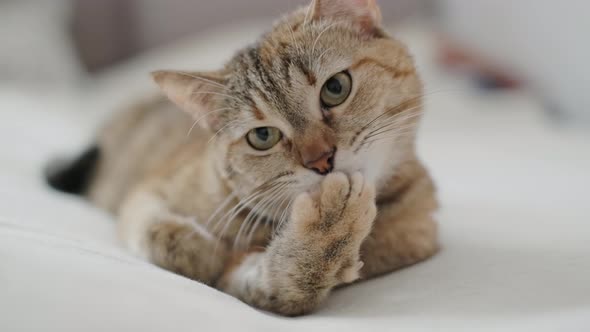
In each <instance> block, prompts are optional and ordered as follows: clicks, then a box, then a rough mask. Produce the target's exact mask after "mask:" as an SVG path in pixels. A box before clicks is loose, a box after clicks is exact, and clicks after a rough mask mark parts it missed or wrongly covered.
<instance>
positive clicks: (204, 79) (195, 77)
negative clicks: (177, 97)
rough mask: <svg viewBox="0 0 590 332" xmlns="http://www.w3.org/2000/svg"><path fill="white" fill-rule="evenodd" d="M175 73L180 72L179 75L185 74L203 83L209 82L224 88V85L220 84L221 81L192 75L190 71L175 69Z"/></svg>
mask: <svg viewBox="0 0 590 332" xmlns="http://www.w3.org/2000/svg"><path fill="white" fill-rule="evenodd" d="M177 73H179V74H180V75H182V76H186V77H190V78H194V79H196V80H199V81H202V82H205V83H209V84H210V85H213V86H216V87H218V88H222V89H225V86H224V85H223V84H221V83H218V82H215V81H212V80H210V79H206V78H204V77H200V76H197V75H193V74H191V73H187V72H184V71H177Z"/></svg>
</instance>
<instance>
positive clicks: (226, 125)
mask: <svg viewBox="0 0 590 332" xmlns="http://www.w3.org/2000/svg"><path fill="white" fill-rule="evenodd" d="M246 123H247V121H246V120H242V119H238V120H233V121H230V122H228V123H227V124H225V126H223V127H221V128H220V129H219V130H218V131H216V132H215V134H213V136H211V138H210V139H209V140H208V141H207V145H209V144H211V142H213V140H215V138H216V137H217V136H219V134H221V132H223V131H224V130H225V129H227V128H229V127H231V126H233V125H236V124H246Z"/></svg>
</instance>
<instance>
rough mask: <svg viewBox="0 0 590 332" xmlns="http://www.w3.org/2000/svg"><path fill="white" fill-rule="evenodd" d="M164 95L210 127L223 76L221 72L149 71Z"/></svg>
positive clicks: (214, 118) (215, 122)
mask: <svg viewBox="0 0 590 332" xmlns="http://www.w3.org/2000/svg"><path fill="white" fill-rule="evenodd" d="M152 77H153V79H154V81H155V82H156V83H157V84H158V85H159V86H160V88H161V89H162V91H163V92H164V94H165V95H166V96H167V97H168V98H169V99H170V100H171V101H172V102H174V103H175V104H176V105H177V106H178V107H180V108H181V109H182V110H184V111H185V112H187V113H189V114H191V115H192V116H193V117H194V118H195V119H200V120H202V121H199V124H200V125H201V126H202V127H204V128H205V129H213V128H215V127H216V124H217V122H218V120H217V116H216V115H217V114H216V112H212V111H214V107H215V101H216V100H218V99H219V96H220V95H221V94H223V90H224V89H225V84H226V80H227V78H226V76H225V75H224V73H222V72H208V73H196V72H183V71H170V70H160V71H155V72H153V73H152Z"/></svg>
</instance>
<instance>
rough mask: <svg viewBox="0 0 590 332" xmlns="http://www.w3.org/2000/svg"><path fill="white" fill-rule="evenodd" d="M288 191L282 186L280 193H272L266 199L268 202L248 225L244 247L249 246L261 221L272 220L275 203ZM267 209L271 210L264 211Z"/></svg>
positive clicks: (275, 207) (275, 208)
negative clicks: (250, 225)
mask: <svg viewBox="0 0 590 332" xmlns="http://www.w3.org/2000/svg"><path fill="white" fill-rule="evenodd" d="M288 187H289V186H287V187H286V188H288ZM288 192H289V191H288V190H285V188H282V189H281V193H280V194H279V195H278V196H276V195H272V197H271V199H270V200H269V201H268V203H267V204H266V205H265V206H263V207H261V208H260V210H262V211H261V213H257V217H256V220H255V221H254V223H252V227H250V230H249V231H248V232H247V236H246V241H245V246H246V247H249V246H250V245H251V244H252V239H253V238H254V234H255V233H256V231H257V230H258V228H259V227H260V225H261V224H262V222H263V221H264V220H267V221H268V220H270V221H271V222H272V217H271V216H272V215H273V213H274V211H276V210H277V204H279V201H280V200H281V198H282V197H284V196H286V195H287V194H288ZM269 208H270V209H269ZM267 209H269V211H271V212H268V213H265V212H266V210H267ZM273 210H274V211H273Z"/></svg>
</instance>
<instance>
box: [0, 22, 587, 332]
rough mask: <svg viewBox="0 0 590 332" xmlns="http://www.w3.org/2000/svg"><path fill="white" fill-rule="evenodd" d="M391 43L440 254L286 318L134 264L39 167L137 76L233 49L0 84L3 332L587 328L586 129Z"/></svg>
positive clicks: (415, 39) (105, 224) (175, 51)
mask: <svg viewBox="0 0 590 332" xmlns="http://www.w3.org/2000/svg"><path fill="white" fill-rule="evenodd" d="M241 31H242V33H248V32H247V29H245V30H244V29H242V30H241ZM244 31H246V32H244ZM400 35H401V36H402V38H406V39H408V41H409V43H410V44H411V46H412V49H413V50H414V51H415V52H416V55H417V59H418V62H419V64H420V69H421V70H422V71H423V72H424V73H425V80H426V82H427V87H428V88H427V92H429V94H428V97H427V110H428V113H427V116H426V118H425V121H424V123H423V125H422V128H421V135H420V141H419V152H420V155H421V157H422V158H423V159H424V161H425V163H426V164H427V165H428V167H429V168H430V169H431V171H432V173H433V175H434V178H435V179H436V181H437V183H438V187H439V193H440V197H441V201H442V207H443V208H442V209H441V211H440V213H439V216H438V220H439V223H440V229H441V241H442V244H443V249H442V251H441V253H440V254H439V255H437V256H436V257H434V258H432V259H430V260H428V261H427V262H424V263H422V264H418V265H416V266H413V267H410V268H407V269H404V270H402V271H399V272H397V273H394V274H391V275H388V276H385V277H382V278H379V279H375V280H370V281H366V282H363V283H360V284H358V285H355V286H351V287H347V288H344V289H340V290H338V291H335V292H334V294H333V295H332V296H331V297H330V298H329V300H328V301H327V302H326V303H325V304H324V305H323V306H322V307H321V308H320V309H319V310H318V312H317V313H315V314H313V315H310V316H306V317H300V318H283V317H278V316H275V315H272V314H269V313H265V312H261V311H258V310H256V309H253V308H251V307H249V306H247V305H245V304H243V303H241V302H240V301H238V300H236V299H234V298H232V297H230V296H228V295H225V294H223V293H221V292H219V291H217V290H214V289H211V288H209V287H207V286H204V285H202V284H199V283H197V282H194V281H191V280H188V279H185V278H183V277H181V276H177V275H175V274H172V273H170V272H167V271H164V270H162V269H159V268H157V267H155V266H152V265H150V264H148V263H146V262H143V261H141V260H139V259H137V258H135V257H133V256H131V255H130V254H128V253H127V252H126V251H125V250H124V249H123V248H121V246H120V245H119V243H118V242H117V239H116V236H115V232H114V224H115V220H114V219H113V218H112V217H111V216H109V215H107V214H105V213H104V212H102V211H99V210H97V209H95V208H94V207H92V206H90V205H89V204H88V203H86V202H84V201H82V200H79V199H77V198H74V197H69V196H64V195H61V194H58V193H55V192H52V191H51V190H49V189H48V188H47V187H46V186H45V184H44V182H43V179H42V168H43V166H44V165H45V164H46V163H47V161H48V160H50V159H52V158H53V157H55V156H56V155H59V154H63V153H74V152H76V151H78V150H81V149H82V148H83V147H84V146H85V145H86V144H87V143H88V142H89V141H90V140H91V138H92V133H93V128H95V127H96V126H97V123H98V122H99V121H100V120H101V119H102V118H103V117H104V116H105V114H104V112H102V113H97V112H96V109H106V108H107V107H108V108H110V107H111V106H113V105H112V104H118V103H120V102H121V101H122V100H123V99H126V98H129V97H130V94H131V92H129V87H130V86H133V87H135V85H130V82H135V81H141V80H145V76H141V75H143V74H140V73H143V70H144V69H148V67H150V66H156V65H160V64H162V63H164V62H166V63H169V64H170V66H171V65H173V64H176V63H179V64H180V63H186V64H189V63H193V62H199V63H200V64H204V65H206V66H208V65H214V64H215V63H214V62H215V61H216V60H215V59H218V58H222V57H224V56H225V55H227V54H228V53H230V52H231V49H232V48H233V47H234V45H235V44H237V43H239V42H241V40H242V38H241V37H240V36H239V35H238V36H234V37H232V38H233V39H231V41H229V40H228V41H226V42H221V41H218V42H217V44H216V45H217V46H214V47H212V50H210V51H209V52H208V53H207V55H203V54H201V57H200V58H198V59H199V60H195V59H196V58H194V57H193V58H183V56H185V54H186V53H185V52H186V50H188V49H193V50H196V49H199V48H200V46H201V45H204V42H203V39H197V40H193V41H191V43H190V45H189V46H176V47H172V48H171V49H170V50H167V51H166V52H164V53H166V54H167V56H162V55H161V54H163V53H161V54H160V55H158V56H155V55H154V56H153V57H146V58H145V59H142V60H137V61H136V62H134V63H133V64H127V65H125V66H123V67H121V68H118V69H116V70H113V72H112V73H110V74H108V75H107V76H105V77H104V78H103V79H101V80H99V81H97V82H95V84H96V86H95V88H90V90H89V91H90V92H86V93H82V94H79V93H78V94H76V95H75V97H73V96H72V95H63V96H61V95H44V96H43V95H38V94H34V95H33V94H31V93H30V92H27V91H26V90H17V89H12V88H9V87H0V119H1V121H0V151H1V153H0V184H1V185H0V331H144V332H148V331H169V330H173V331H231V330H240V331H302V330H305V331H340V332H343V331H359V330H363V331H364V330H371V331H429V330H449V331H475V330H477V331H479V330H482V331H485V330H489V331H588V330H589V329H590V282H589V280H590V242H589V240H590V207H589V195H588V188H590V135H589V134H588V132H582V131H576V130H573V129H567V128H566V127H559V126H555V125H554V124H552V123H551V122H550V121H549V120H547V118H546V117H545V116H544V114H543V111H542V107H541V105H540V104H538V102H537V101H536V100H535V99H534V98H532V97H531V96H529V95H527V93H526V92H505V93H495V94H493V95H490V94H483V93H481V92H478V91H474V90H472V89H471V88H469V85H468V84H467V83H466V82H462V81H461V80H457V79H456V78H448V77H445V76H444V75H441V74H440V73H437V72H436V70H434V69H433V68H432V65H431V64H430V62H429V56H430V55H431V53H429V49H431V48H430V47H431V43H430V39H429V37H428V36H429V35H428V34H427V33H424V32H416V31H415V30H412V29H409V30H407V31H406V32H404V33H400ZM209 38H210V37H209ZM205 39H206V38H205ZM250 39H251V38H250ZM232 43H234V44H232ZM207 45H209V46H210V45H211V43H208V44H207ZM215 47H217V49H218V50H220V51H219V52H217V51H215V49H216V48H215ZM193 54H195V53H193ZM181 59H183V60H181ZM151 69H154V68H151ZM137 90H138V91H137V92H139V90H141V89H139V88H138V89H137Z"/></svg>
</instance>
